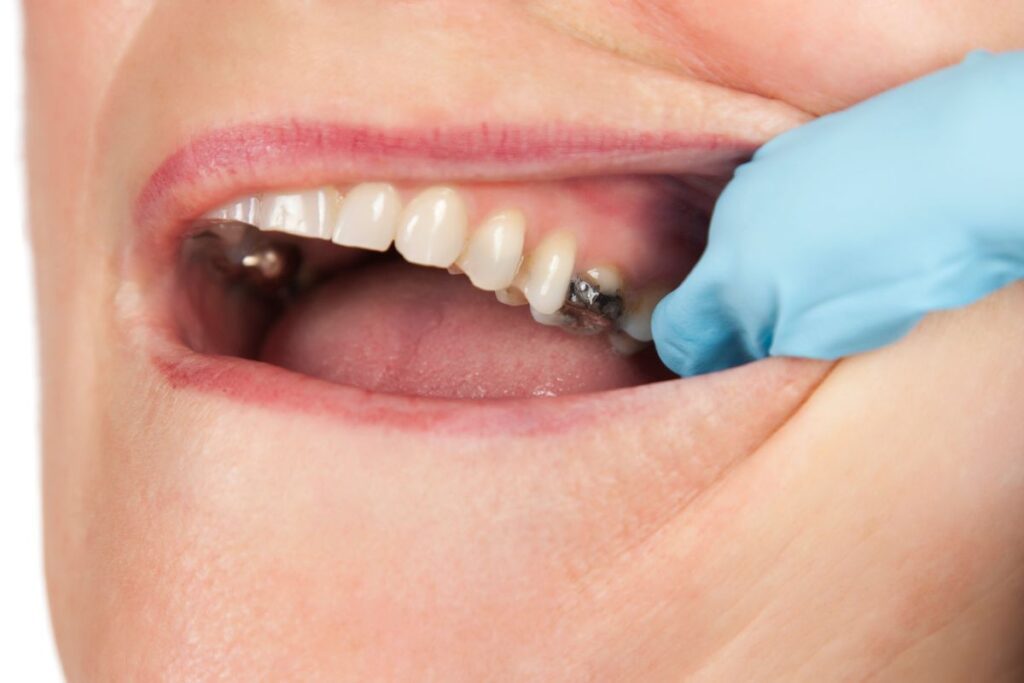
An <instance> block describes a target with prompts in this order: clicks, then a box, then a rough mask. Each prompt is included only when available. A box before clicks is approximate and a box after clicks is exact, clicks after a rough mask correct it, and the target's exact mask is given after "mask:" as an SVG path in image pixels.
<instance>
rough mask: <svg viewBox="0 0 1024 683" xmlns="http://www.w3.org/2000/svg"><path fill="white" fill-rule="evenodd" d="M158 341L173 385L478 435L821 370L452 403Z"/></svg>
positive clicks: (700, 413) (753, 372) (722, 400)
mask: <svg viewBox="0 0 1024 683" xmlns="http://www.w3.org/2000/svg"><path fill="white" fill-rule="evenodd" d="M159 346H160V347H161V348H160V349H159V350H158V351H157V352H156V353H154V354H153V355H152V360H153V364H154V366H155V367H156V368H157V370H158V371H159V372H160V374H161V375H162V376H163V377H164V379H165V381H166V382H167V383H168V385H169V386H170V387H171V388H173V389H177V390H192V391H197V392H199V393H202V394H206V395H210V396H216V397H221V398H226V399H228V400H231V401H237V402H240V403H243V404H247V405H252V406H258V407H261V408H264V409H268V410H273V411H275V412H279V413H280V412H285V413H288V412H290V413H297V414H303V415H312V416H320V417H324V418H327V419H330V420H332V421H335V422H341V423H347V424H349V425H352V426H362V427H387V428H388V429H392V430H396V431H399V432H405V433H424V432H429V433H431V434H449V435H464V436H478V437H479V436H492V437H493V436H496V435H507V436H544V435H546V434H553V433H559V434H564V433H565V432H566V431H567V430H570V429H581V428H582V429H600V428H604V427H606V426H607V424H608V420H609V419H610V418H614V419H615V420H625V421H635V422H637V423H642V422H643V421H644V420H645V419H650V418H651V417H652V415H656V414H666V415H671V417H672V419H673V420H675V421H677V422H678V423H680V424H689V423H690V422H691V421H699V420H704V419H706V418H707V416H708V415H709V414H713V413H717V412H718V411H717V410H716V405H722V406H728V405H729V404H731V403H733V402H735V401H736V400H737V397H740V396H743V397H744V398H745V400H751V399H753V400H754V402H755V403H757V402H758V401H764V404H765V405H770V404H773V403H775V402H777V401H778V400H779V396H780V392H781V391H782V390H783V389H784V388H785V387H787V386H792V385H794V384H800V383H802V381H803V380H804V379H805V378H806V377H807V373H808V372H810V374H812V375H814V374H817V370H810V369H809V368H807V367H806V366H805V365H804V364H803V363H802V362H801V361H797V360H792V359H781V358H773V359H768V360H763V361H759V362H756V363H752V364H750V365H747V366H744V367H740V368H736V369H733V370H728V371H726V372H720V373H715V374H712V375H706V376H701V377H695V378H688V379H680V380H673V381H669V382H660V383H656V384H648V385H643V386H637V387H631V388H628V389H619V390H615V391H606V392H596V393H592V394H580V395H573V396H561V397H551V398H532V399H498V400H449V399H436V398H424V397H415V396H401V395H391V394H377V393H373V392H369V391H365V390H362V389H357V388H354V387H347V386H342V385H337V384H332V383H330V382H326V381H324V380H320V379H316V378H313V377H308V376H306V375H301V374H298V373H295V372H291V371H288V370H284V369H282V368H278V367H275V366H272V365H268V364H266V363H260V362H257V361H250V360H245V359H239V358H229V357H223V356H209V355H203V354H199V353H196V352H194V351H192V350H190V349H188V348H187V347H184V346H182V345H181V344H180V343H178V342H176V341H172V340H169V339H164V340H163V341H162V342H161V343H160V344H159Z"/></svg>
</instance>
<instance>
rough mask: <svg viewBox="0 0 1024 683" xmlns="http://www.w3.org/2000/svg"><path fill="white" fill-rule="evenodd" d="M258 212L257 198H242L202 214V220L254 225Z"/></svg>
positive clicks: (258, 203) (258, 201)
mask: <svg viewBox="0 0 1024 683" xmlns="http://www.w3.org/2000/svg"><path fill="white" fill-rule="evenodd" d="M259 211H260V199H259V197H243V198H242V199H237V200H235V201H233V202H230V203H228V204H225V205H224V206H219V207H217V208H216V209H214V210H213V211H208V212H206V213H205V214H203V218H210V219H213V220H221V221H238V222H239V223H248V224H249V225H256V217H257V216H258V215H259Z"/></svg>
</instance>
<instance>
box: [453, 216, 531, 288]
mask: <svg viewBox="0 0 1024 683" xmlns="http://www.w3.org/2000/svg"><path fill="white" fill-rule="evenodd" d="M525 239H526V218H525V217H524V216H523V214H522V212H521V211H515V210H512V211H501V212H499V213H496V214H493V215H491V216H490V217H489V218H488V219H487V220H486V221H484V223H483V225H481V226H480V227H479V228H477V229H476V231H475V232H474V233H473V235H472V237H470V238H469V244H468V245H466V250H465V251H464V252H463V253H462V256H461V257H459V261H458V263H459V267H460V268H462V270H463V271H464V272H465V273H466V275H467V276H468V277H469V279H470V281H471V282H472V283H473V285H474V286H475V287H477V288H478V289H483V290H485V291H489V292H494V291H498V290H502V289H505V288H507V287H509V286H510V285H511V284H512V282H513V280H515V277H516V272H517V271H518V270H519V264H520V263H521V262H522V260H523V241H524V240H525ZM499 300H500V297H499Z"/></svg>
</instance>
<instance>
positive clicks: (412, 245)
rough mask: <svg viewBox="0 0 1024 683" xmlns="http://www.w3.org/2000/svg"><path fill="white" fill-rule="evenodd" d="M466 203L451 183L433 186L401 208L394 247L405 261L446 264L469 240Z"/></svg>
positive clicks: (453, 261)
mask: <svg viewBox="0 0 1024 683" xmlns="http://www.w3.org/2000/svg"><path fill="white" fill-rule="evenodd" d="M468 222H469V219H468V218H467V216H466V205H465V203H463V201H462V197H460V196H459V193H458V192H456V191H455V190H453V189H452V188H450V187H432V188H429V189H427V190H424V191H423V192H421V193H420V194H419V195H417V196H416V198H415V199H413V200H412V201H411V202H409V205H408V206H407V207H405V211H403V212H402V217H401V219H400V220H399V223H398V232H397V234H396V235H395V248H396V249H397V250H398V253H400V254H401V255H402V256H404V257H405V260H406V261H409V262H410V263H417V264H419V265H421V266H437V267H439V268H447V267H448V266H450V265H452V264H453V263H455V259H457V258H458V257H459V254H460V253H461V252H462V247H463V246H464V245H465V243H466V225H467V224H468Z"/></svg>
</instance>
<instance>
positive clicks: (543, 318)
mask: <svg viewBox="0 0 1024 683" xmlns="http://www.w3.org/2000/svg"><path fill="white" fill-rule="evenodd" d="M530 315H532V316H533V319H534V320H535V321H536V322H539V323H540V324H541V325H548V326H550V327H562V326H563V325H567V324H569V322H570V320H569V319H568V318H567V317H566V316H565V315H563V314H561V313H541V312H540V311H538V310H537V309H536V308H534V307H533V306H530Z"/></svg>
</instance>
